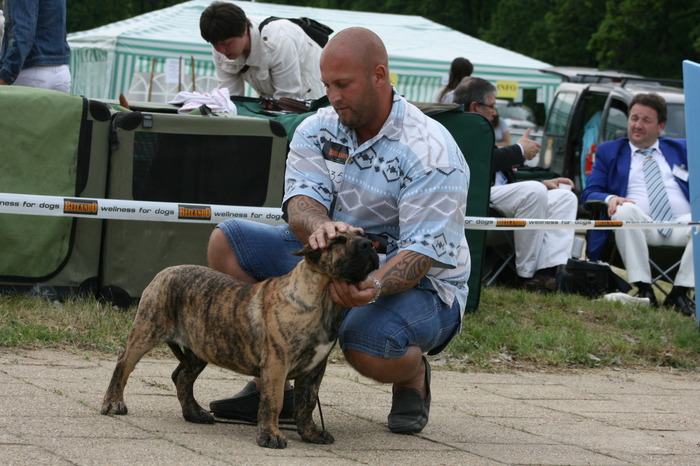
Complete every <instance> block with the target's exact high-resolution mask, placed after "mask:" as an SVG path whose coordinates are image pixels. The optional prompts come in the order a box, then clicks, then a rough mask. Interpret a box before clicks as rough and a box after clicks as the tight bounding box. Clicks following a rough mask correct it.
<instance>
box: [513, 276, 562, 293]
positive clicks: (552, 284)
mask: <svg viewBox="0 0 700 466" xmlns="http://www.w3.org/2000/svg"><path fill="white" fill-rule="evenodd" d="M521 279H522V280H523V285H524V286H525V288H526V289H528V290H530V291H556V290H557V279H556V277H555V276H553V275H545V274H540V273H538V274H535V275H534V276H533V277H531V278H522V277H521Z"/></svg>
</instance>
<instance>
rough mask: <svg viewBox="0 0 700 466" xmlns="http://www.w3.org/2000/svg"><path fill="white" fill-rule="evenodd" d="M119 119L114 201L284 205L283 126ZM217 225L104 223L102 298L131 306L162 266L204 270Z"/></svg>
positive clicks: (210, 119) (170, 117)
mask: <svg viewBox="0 0 700 466" xmlns="http://www.w3.org/2000/svg"><path fill="white" fill-rule="evenodd" d="M132 108H133V107H132ZM113 120H114V122H113V131H112V134H111V137H110V145H111V154H110V161H109V169H108V181H107V185H108V189H107V197H109V198H110V199H123V200H141V201H159V202H173V203H179V204H220V205H234V206H264V207H277V208H279V207H280V205H281V203H282V194H283V184H284V165H285V158H286V150H285V149H286V144H287V134H286V131H285V130H284V128H283V127H282V125H280V124H279V123H278V122H276V121H272V120H266V119H260V118H252V117H243V116H227V117H223V116H203V115H178V114H173V113H166V112H158V111H135V112H134V111H132V112H120V113H119V114H117V115H116V116H115V117H114V119H113ZM172 214H173V215H176V212H174V211H173V213H172ZM214 226H215V224H214V223H210V222H209V221H205V222H203V223H201V224H196V223H195V224H193V223H178V222H156V221H133V220H106V221H105V226H104V237H103V242H102V255H101V256H102V264H101V269H100V271H101V273H100V285H101V289H102V291H103V293H104V294H106V295H107V297H108V298H110V299H111V300H112V301H114V302H116V303H117V304H128V303H129V302H130V301H133V300H134V298H138V297H140V296H141V292H142V291H143V289H144V288H145V287H146V286H147V285H148V283H149V282H150V281H151V280H152V279H153V277H154V276H155V275H156V273H158V272H159V271H160V270H162V269H163V268H165V267H168V266H171V265H179V264H200V265H206V263H207V257H206V252H207V243H208V241H209V236H210V234H211V232H212V230H213V228H214Z"/></svg>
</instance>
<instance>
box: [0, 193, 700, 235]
mask: <svg viewBox="0 0 700 466" xmlns="http://www.w3.org/2000/svg"><path fill="white" fill-rule="evenodd" d="M0 213H4V214H22V215H46V216H53V217H65V216H68V217H80V218H97V219H103V220H142V221H157V222H189V223H219V222H222V221H224V220H228V219H231V218H243V219H248V220H253V221H256V222H260V223H266V224H269V225H279V224H282V223H284V221H283V220H282V209H278V208H271V207H245V206H228V205H215V204H189V203H176V202H151V201H127V200H121V199H92V198H83V197H60V196H39V195H30V194H12V193H0ZM696 225H700V222H680V221H670V222H640V221H624V222H623V221H614V220H549V219H511V218H495V217H465V219H464V227H465V228H466V229H469V230H521V229H528V230H552V229H576V230H593V229H604V230H605V229H607V230H610V229H619V228H662V227H666V228H686V227H689V226H696Z"/></svg>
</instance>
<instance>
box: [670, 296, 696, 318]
mask: <svg viewBox="0 0 700 466" xmlns="http://www.w3.org/2000/svg"><path fill="white" fill-rule="evenodd" d="M664 307H672V308H674V309H675V310H676V311H678V312H680V313H682V314H683V315H684V316H694V315H695V303H694V302H693V300H692V299H690V298H689V297H688V295H686V294H679V295H675V296H674V295H673V294H669V295H668V296H667V297H666V299H665V300H664Z"/></svg>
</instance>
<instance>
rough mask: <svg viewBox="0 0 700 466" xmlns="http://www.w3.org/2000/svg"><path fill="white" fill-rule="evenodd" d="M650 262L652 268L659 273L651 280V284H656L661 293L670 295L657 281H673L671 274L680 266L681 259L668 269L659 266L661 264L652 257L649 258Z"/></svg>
mask: <svg viewBox="0 0 700 466" xmlns="http://www.w3.org/2000/svg"><path fill="white" fill-rule="evenodd" d="M649 264H650V265H651V267H652V270H654V271H655V273H658V275H657V276H656V277H654V278H653V279H652V280H651V284H652V285H654V286H656V288H657V289H658V290H659V291H661V293H662V294H663V295H664V296H668V293H667V292H666V290H664V289H663V288H662V287H661V285H659V284H658V283H657V282H658V281H660V280H664V281H666V282H668V283H673V279H672V278H671V277H670V274H671V273H673V271H674V270H675V269H677V268H680V266H681V261H678V262H676V263H675V264H673V265H672V266H671V267H669V268H668V269H666V270H663V269H662V268H661V267H659V265H658V264H657V263H656V262H654V261H653V260H652V259H651V258H649Z"/></svg>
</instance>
